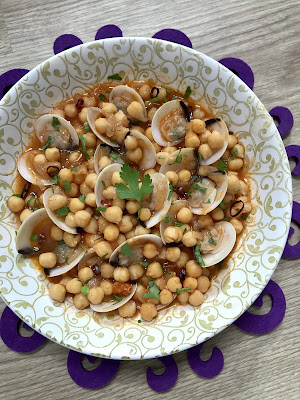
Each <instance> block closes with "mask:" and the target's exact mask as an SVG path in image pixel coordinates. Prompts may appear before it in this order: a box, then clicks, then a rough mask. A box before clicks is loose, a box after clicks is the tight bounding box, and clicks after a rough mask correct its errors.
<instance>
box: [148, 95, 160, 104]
mask: <svg viewBox="0 0 300 400" xmlns="http://www.w3.org/2000/svg"><path fill="white" fill-rule="evenodd" d="M158 101H159V98H158V97H153V99H151V100H147V101H145V104H152V103H157V102H158Z"/></svg>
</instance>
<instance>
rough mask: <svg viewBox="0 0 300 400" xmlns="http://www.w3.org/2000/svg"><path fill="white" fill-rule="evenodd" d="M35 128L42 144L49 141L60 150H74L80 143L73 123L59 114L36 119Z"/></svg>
mask: <svg viewBox="0 0 300 400" xmlns="http://www.w3.org/2000/svg"><path fill="white" fill-rule="evenodd" d="M35 130H36V137H37V138H38V139H39V140H40V142H41V143H42V144H45V143H47V141H49V142H50V144H49V145H50V146H53V147H57V148H58V149H60V150H73V149H74V148H75V147H77V146H78V145H79V139H78V135H77V133H76V131H75V129H74V128H73V126H72V125H71V123H70V122H69V121H67V120H66V119H64V118H62V117H60V116H59V115H55V114H45V115H42V116H41V117H40V118H39V119H38V120H37V121H36V125H35ZM50 137H51V139H49V138H50Z"/></svg>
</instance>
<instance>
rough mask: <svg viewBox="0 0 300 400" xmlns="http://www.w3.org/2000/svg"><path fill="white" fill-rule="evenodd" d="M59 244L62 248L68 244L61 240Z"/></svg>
mask: <svg viewBox="0 0 300 400" xmlns="http://www.w3.org/2000/svg"><path fill="white" fill-rule="evenodd" d="M57 244H58V245H59V246H62V245H64V244H66V243H65V241H64V240H60V241H59V242H58V243H57Z"/></svg>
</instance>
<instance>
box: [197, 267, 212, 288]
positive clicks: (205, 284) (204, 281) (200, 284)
mask: <svg viewBox="0 0 300 400" xmlns="http://www.w3.org/2000/svg"><path fill="white" fill-rule="evenodd" d="M204 269H206V268H204ZM209 287H210V280H209V279H208V277H207V276H204V275H203V276H200V277H199V278H198V279H197V289H198V290H199V291H200V292H201V293H206V292H207V291H208V289H209Z"/></svg>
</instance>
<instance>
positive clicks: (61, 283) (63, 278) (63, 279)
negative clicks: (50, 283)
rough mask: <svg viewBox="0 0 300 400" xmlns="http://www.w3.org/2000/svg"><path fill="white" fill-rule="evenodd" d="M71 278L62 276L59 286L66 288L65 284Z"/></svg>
mask: <svg viewBox="0 0 300 400" xmlns="http://www.w3.org/2000/svg"><path fill="white" fill-rule="evenodd" d="M71 279H72V278H71V277H70V276H68V275H63V277H62V279H61V280H60V282H59V284H60V285H63V286H64V287H66V286H67V283H68V282H70V280H71Z"/></svg>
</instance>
